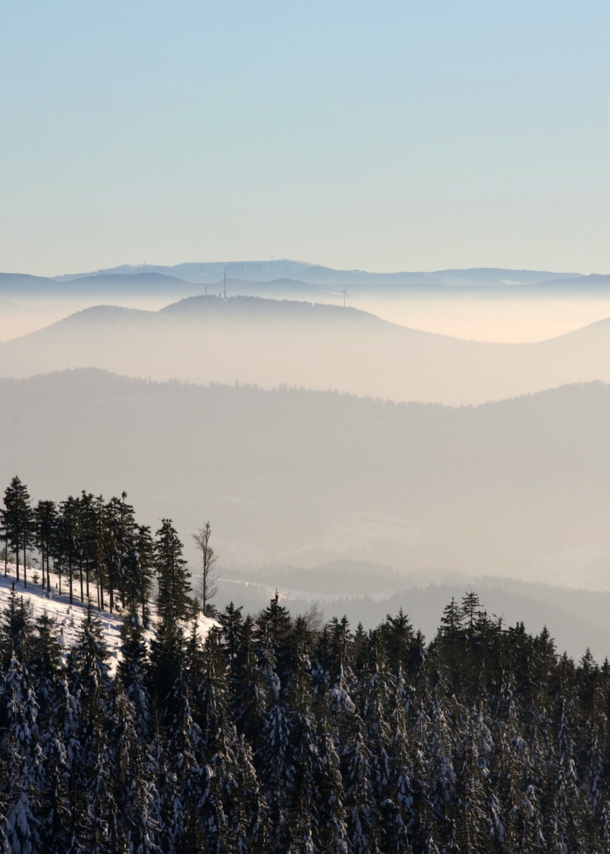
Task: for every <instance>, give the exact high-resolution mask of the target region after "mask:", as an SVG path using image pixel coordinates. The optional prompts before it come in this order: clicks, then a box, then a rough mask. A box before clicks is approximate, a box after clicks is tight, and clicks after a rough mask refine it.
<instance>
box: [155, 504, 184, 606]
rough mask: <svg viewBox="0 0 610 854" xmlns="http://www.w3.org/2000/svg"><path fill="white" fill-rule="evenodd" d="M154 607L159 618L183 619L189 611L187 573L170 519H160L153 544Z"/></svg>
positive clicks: (178, 540) (180, 545)
mask: <svg viewBox="0 0 610 854" xmlns="http://www.w3.org/2000/svg"><path fill="white" fill-rule="evenodd" d="M155 572H156V575H157V583H158V587H159V593H158V596H157V609H158V611H159V614H160V616H161V617H162V618H163V619H174V620H183V619H185V618H186V617H187V615H188V614H189V612H190V606H191V600H190V597H189V593H190V591H191V585H190V580H189V579H190V573H189V572H188V570H187V568H186V561H185V560H184V559H183V557H182V543H181V542H180V539H179V538H178V533H177V531H176V529H175V528H174V526H173V525H172V521H171V519H163V520H162V523H161V527H160V528H159V530H158V531H157V541H156V544H155Z"/></svg>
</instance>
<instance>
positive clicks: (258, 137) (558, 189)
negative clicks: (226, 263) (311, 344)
mask: <svg viewBox="0 0 610 854" xmlns="http://www.w3.org/2000/svg"><path fill="white" fill-rule="evenodd" d="M609 35H610V4H608V2H584V3H583V2H582V0H581V2H578V3H577V2H562V0H552V2H551V0H549V2H540V1H539V0H528V2H518V0H517V2H516V1H515V0H512V2H507V0H496V2H491V3H490V2H489V0H485V2H483V0H471V2H464V0H460V2H456V1H455V0H452V2H449V0H447V2H438V0H426V2H404V1H403V2H384V0H377V2H367V3H362V2H358V0H349V2H343V0H332V2H328V0H326V2H317V0H307V2H290V0H288V2H287V0H283V2H268V1H267V0H257V2H252V0H249V2H243V0H242V2H239V1H238V0H222V2H203V0H196V2H180V0H173V2H171V3H170V2H159V0H146V2H129V0H121V2H115V0H104V2H103V3H92V2H89V1H88V0H87V2H85V0H78V2H69V0H61V2H53V3H49V2H48V0H45V2H42V0H26V2H23V0H4V2H2V3H0V75H1V79H2V85H1V87H0V127H1V131H0V270H5V271H6V270H12V271H23V272H32V273H34V272H35V273H43V274H54V273H59V272H66V271H76V270H88V269H96V268H99V267H105V266H111V265H114V264H119V263H125V262H128V263H142V262H144V261H147V262H148V263H161V264H171V263H178V262H181V261H199V260H229V259H233V260H237V259H265V258H270V257H272V256H273V257H276V258H277V257H290V258H298V259H301V260H310V261H315V262H318V263H322V264H327V265H330V266H336V267H360V268H366V269H374V270H392V269H434V268H436V269H438V268H442V267H464V266H513V267H534V268H543V269H564V270H570V269H571V270H579V271H583V272H590V271H593V272H608V271H610V240H609V239H608V236H609V230H610V229H609V226H610V205H609V202H610V132H609V131H610V108H609V104H610V102H609V98H608V92H609V91H610V51H609V50H608V43H609Z"/></svg>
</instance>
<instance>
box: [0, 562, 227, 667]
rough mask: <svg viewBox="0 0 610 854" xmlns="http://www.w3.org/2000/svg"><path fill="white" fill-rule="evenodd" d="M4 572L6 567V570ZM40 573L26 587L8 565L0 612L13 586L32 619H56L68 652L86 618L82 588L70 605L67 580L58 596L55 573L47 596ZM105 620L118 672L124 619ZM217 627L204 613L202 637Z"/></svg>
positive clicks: (104, 614)
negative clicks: (44, 614)
mask: <svg viewBox="0 0 610 854" xmlns="http://www.w3.org/2000/svg"><path fill="white" fill-rule="evenodd" d="M2 569H3V567H2ZM35 574H36V570H35V569H28V586H27V588H26V587H24V585H23V578H22V579H21V581H17V580H16V577H15V566H14V564H10V563H9V564H8V574H7V575H6V576H5V575H4V572H2V574H0V611H4V610H5V608H6V607H7V605H8V602H9V597H10V594H11V589H12V587H13V584H14V585H15V590H16V592H17V594H18V595H19V596H22V597H23V599H24V601H25V602H27V603H28V605H29V607H30V610H31V614H32V617H33V618H34V619H35V618H36V617H38V616H40V615H41V614H43V613H44V612H45V611H46V612H47V614H49V616H51V617H53V618H54V619H55V620H56V622H57V626H58V629H59V631H60V638H61V642H62V645H63V646H64V647H65V649H66V651H67V650H68V649H69V648H70V647H71V646H72V645H73V644H74V643H75V642H76V639H77V637H78V632H79V629H80V625H81V621H82V618H83V616H84V614H85V605H84V604H83V603H82V602H80V601H79V600H78V598H77V596H76V592H77V590H78V585H75V595H74V602H73V604H72V605H70V602H69V599H68V596H67V595H64V594H65V593H66V587H65V580H64V582H63V585H62V595H61V596H60V595H59V593H58V589H57V588H58V585H57V578H56V577H54V575H53V574H52V573H51V587H52V589H51V593H50V594H47V592H46V590H43V589H42V588H41V586H40V584H39V583H35V582H34V581H33V580H32V579H33V578H34V576H35ZM150 610H151V622H152V624H153V625H154V623H155V621H156V618H157V615H156V608H155V606H154V604H152V603H151V606H150ZM96 613H98V615H99V617H100V618H101V621H102V626H103V629H104V636H105V640H106V643H107V644H108V650H109V652H110V666H111V669H114V666H115V665H116V663H117V661H118V660H119V658H120V646H121V626H122V624H123V618H122V616H121V615H120V614H110V613H109V612H108V611H101V612H96ZM213 625H215V621H214V620H211V619H209V618H207V617H204V616H203V615H202V614H200V615H199V635H200V637H202V638H203V637H205V635H206V634H207V633H208V631H209V629H210V628H211V626H213ZM147 635H148V639H149V640H150V638H151V637H152V635H153V631H152V630H151V631H149V632H147Z"/></svg>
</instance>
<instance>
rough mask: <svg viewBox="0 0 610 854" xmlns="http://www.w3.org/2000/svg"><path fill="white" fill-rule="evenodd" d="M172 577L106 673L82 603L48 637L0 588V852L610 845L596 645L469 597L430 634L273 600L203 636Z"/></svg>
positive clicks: (91, 615) (604, 693)
mask: <svg viewBox="0 0 610 854" xmlns="http://www.w3.org/2000/svg"><path fill="white" fill-rule="evenodd" d="M169 539H170V538H168V542H166V543H165V546H164V547H168V548H171V542H169ZM172 572H176V573H177V574H178V575H177V578H179V577H180V572H181V567H180V566H179V565H175V566H174V567H173V569H172ZM172 583H173V582H172V581H171V580H169V578H168V585H167V587H164V588H163V589H160V592H159V597H160V602H159V604H160V614H161V616H160V619H159V620H158V621H157V622H156V624H155V627H154V632H153V633H152V636H151V637H150V640H149V641H147V639H146V636H145V633H144V630H143V626H142V621H141V619H140V614H139V611H138V610H135V609H134V610H132V612H131V613H130V614H129V616H128V617H126V618H125V620H124V626H123V634H122V638H123V640H122V657H121V660H120V662H119V665H118V668H117V671H116V673H114V674H112V673H111V672H110V670H109V666H108V652H107V649H106V646H105V643H104V637H103V632H102V627H101V623H100V622H99V618H98V617H97V615H96V612H95V611H94V609H93V608H92V607H91V606H88V608H87V609H86V611H85V614H84V618H83V623H82V627H81V629H80V634H79V638H78V641H77V643H76V644H75V646H74V647H73V648H72V649H71V650H70V651H69V652H68V653H67V654H64V652H63V650H62V648H61V646H60V644H59V641H58V634H57V628H56V626H55V625H54V624H53V621H52V620H51V619H49V617H48V616H46V615H43V616H41V617H39V618H38V619H36V620H33V619H32V618H31V616H30V614H29V612H28V608H27V605H26V604H24V602H23V600H22V599H20V598H19V597H18V596H17V594H16V593H15V592H13V595H12V597H11V600H10V602H9V606H8V608H7V609H6V610H5V612H4V613H3V614H2V619H1V631H0V658H1V664H2V668H1V673H0V850H3V851H7V852H8V851H12V852H15V851H19V852H36V851H45V852H48V854H60V852H61V854H65V852H83V854H84V852H108V854H115V852H139V854H143V852H166V854H170V852H171V854H174V852H175V854H182V852H217V854H221V852H227V854H229V852H231V854H237V852H259V853H260V854H263V852H265V854H267V852H277V854H280V852H281V854H285V852H328V854H335V853H336V852H343V854H348V852H349V854H352V852H353V854H364V853H365V852H367V854H368V852H378V854H381V852H387V854H390V852H392V854H406V853H407V852H416V854H420V852H421V853H422V854H423V853H424V852H426V854H431V853H432V852H439V853H440V852H465V854H495V852H498V854H500V852H506V854H508V853H509V852H510V854H534V852H545V853H546V852H549V854H572V852H573V854H592V852H598V854H602V852H609V851H610V826H609V825H610V823H609V815H610V814H609V797H610V787H609V782H610V779H609V767H610V766H609V762H610V751H609V747H610V742H609V737H608V735H609V734H608V712H609V707H610V666H609V665H608V663H607V662H605V663H604V665H603V666H602V667H599V666H598V665H597V664H596V663H595V662H594V661H593V660H592V658H591V656H590V655H586V656H585V657H584V658H583V659H582V661H581V662H580V663H579V664H575V663H574V662H573V661H572V660H570V659H569V658H567V657H566V656H565V655H564V656H560V655H558V654H557V652H556V650H555V648H554V645H553V642H552V640H551V638H550V637H549V635H548V633H547V632H543V633H542V634H541V635H539V636H537V637H533V636H532V635H529V634H528V633H527V632H526V631H525V629H524V627H523V626H522V625H517V626H514V627H512V628H508V629H506V628H504V627H502V626H501V624H500V623H499V622H498V621H495V620H490V618H489V617H488V616H487V614H486V613H485V612H484V611H482V610H481V608H480V607H479V604H478V601H477V599H476V597H475V596H474V595H469V596H467V597H466V598H465V599H464V601H463V603H462V604H461V605H457V604H456V603H455V602H452V603H451V604H450V605H449V606H448V607H447V608H446V610H445V614H444V616H443V620H442V624H441V626H440V629H439V631H438V633H437V635H436V637H435V638H434V639H433V640H432V642H431V643H429V644H426V643H425V642H424V639H423V637H422V636H421V635H420V634H419V633H416V632H414V631H413V630H412V628H411V626H410V624H409V621H408V619H407V618H406V616H405V615H404V614H402V613H399V614H398V615H397V616H396V617H388V618H387V619H386V621H385V622H384V623H383V624H382V625H380V626H379V627H378V628H377V629H375V630H373V631H370V632H364V631H363V630H362V629H361V628H360V627H359V628H357V629H356V631H355V632H353V631H352V630H351V629H350V626H349V624H348V623H347V621H346V620H341V621H338V620H336V619H335V620H332V621H331V622H330V623H328V624H327V625H326V626H324V627H323V628H321V629H315V627H312V626H311V625H310V621H309V620H308V619H307V618H305V617H298V618H296V619H292V618H291V617H290V616H289V614H288V612H287V611H286V610H285V609H284V608H283V607H282V605H281V604H280V602H279V600H278V598H277V596H276V598H275V599H273V600H272V601H271V603H270V605H269V607H268V608H266V609H265V610H264V611H263V612H262V613H261V614H259V615H258V616H257V617H256V618H253V617H251V616H245V617H244V616H243V615H242V613H241V610H240V609H239V608H235V607H233V606H229V607H228V608H227V609H226V610H225V611H224V613H222V614H220V615H218V618H217V624H216V626H215V628H213V629H212V630H211V631H210V632H209V633H208V635H207V636H206V637H205V639H202V638H201V637H200V636H198V633H197V630H196V628H195V624H192V628H189V622H188V621H186V622H185V621H183V620H181V619H180V618H179V615H180V611H181V607H182V606H181V604H180V597H178V599H177V600H176V602H174V600H173V599H172V597H171V596H170V595H168V594H169V592H170V590H171V587H172ZM178 586H179V585H178Z"/></svg>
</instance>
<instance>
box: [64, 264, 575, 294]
mask: <svg viewBox="0 0 610 854" xmlns="http://www.w3.org/2000/svg"><path fill="white" fill-rule="evenodd" d="M225 273H226V275H227V277H228V279H229V280H235V281H242V282H272V281H277V280H285V281H296V282H301V283H307V284H309V285H323V286H335V285H340V284H343V285H345V284H348V285H352V286H358V285H362V286H370V285H375V286H381V285H389V286H396V285H423V286H426V285H432V286H435V285H436V286H439V285H440V286H445V287H451V286H453V287H455V286H457V287H460V286H461V287H464V286H471V287H476V286H483V287H489V286H502V285H504V286H514V285H536V284H541V283H543V282H548V281H553V280H555V279H557V280H573V279H577V278H590V277H582V276H580V274H578V273H550V272H545V271H536V270H504V269H496V268H473V269H470V270H439V271H436V272H427V273H424V272H397V273H370V272H366V271H364V270H333V269H332V268H330V267H323V266H320V265H318V264H306V263H303V262H300V261H289V260H287V259H283V260H277V261H231V262H226V263H224V262H218V263H194V264H176V265H174V266H171V267H164V266H158V265H152V264H142V265H139V266H130V265H128V264H124V265H121V266H119V267H113V268H110V269H107V270H98V271H97V272H95V273H79V274H72V275H64V276H57V277H56V280H57V281H73V280H75V279H83V278H90V277H98V276H107V275H111V276H121V277H124V276H133V275H135V276H148V275H151V274H157V275H158V274H162V275H164V276H171V277H174V278H177V279H181V280H183V281H185V282H193V283H199V284H212V283H215V282H220V281H222V280H223V276H224V274H225Z"/></svg>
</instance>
